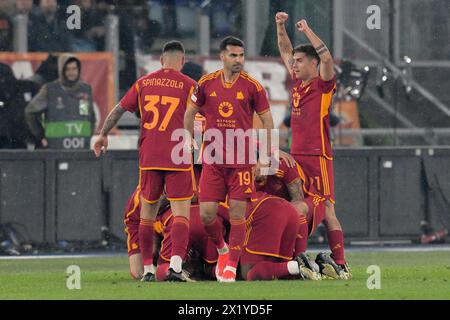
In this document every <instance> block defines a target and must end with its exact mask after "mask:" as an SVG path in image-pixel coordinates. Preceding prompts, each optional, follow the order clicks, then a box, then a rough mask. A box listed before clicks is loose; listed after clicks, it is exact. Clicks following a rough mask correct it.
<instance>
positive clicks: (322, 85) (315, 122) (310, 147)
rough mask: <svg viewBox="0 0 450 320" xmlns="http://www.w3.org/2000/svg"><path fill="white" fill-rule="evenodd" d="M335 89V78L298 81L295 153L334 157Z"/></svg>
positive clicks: (294, 92) (293, 120) (294, 91)
mask: <svg viewBox="0 0 450 320" xmlns="http://www.w3.org/2000/svg"><path fill="white" fill-rule="evenodd" d="M294 80H295V79H294ZM335 88H336V77H334V78H333V79H331V80H330V81H323V80H322V79H321V78H320V77H316V78H314V79H313V80H312V81H311V82H309V83H308V84H306V85H305V84H304V83H303V81H302V80H297V81H296V83H295V85H294V87H293V89H292V113H291V114H292V116H291V129H292V146H291V153H292V154H305V155H319V156H324V157H326V158H327V159H332V157H333V156H332V150H331V142H330V119H329V117H330V108H331V99H332V96H333V94H334V92H335Z"/></svg>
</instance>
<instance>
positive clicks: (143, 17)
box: [135, 7, 161, 54]
mask: <svg viewBox="0 0 450 320" xmlns="http://www.w3.org/2000/svg"><path fill="white" fill-rule="evenodd" d="M149 16H150V15H149V8H148V7H144V9H143V10H142V11H141V12H140V13H139V14H138V16H137V18H136V27H135V28H136V35H137V44H136V45H137V48H138V49H139V50H140V51H141V52H142V53H144V54H148V53H150V50H151V49H152V46H153V43H154V42H155V39H156V38H157V37H158V36H159V34H160V33H161V24H160V23H159V22H158V21H156V20H150V18H149Z"/></svg>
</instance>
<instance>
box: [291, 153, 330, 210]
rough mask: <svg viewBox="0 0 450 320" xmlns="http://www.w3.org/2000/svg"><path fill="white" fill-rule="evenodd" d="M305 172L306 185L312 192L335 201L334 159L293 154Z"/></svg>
mask: <svg viewBox="0 0 450 320" xmlns="http://www.w3.org/2000/svg"><path fill="white" fill-rule="evenodd" d="M292 156H293V157H294V159H295V160H296V161H297V162H298V163H299V165H300V167H301V168H302V170H303V173H304V174H305V187H306V190H308V191H309V192H310V193H312V194H317V195H319V196H321V197H323V198H325V199H326V200H330V201H331V202H332V203H334V202H335V198H334V174H333V160H328V159H327V158H325V157H322V156H307V155H298V154H297V155H292Z"/></svg>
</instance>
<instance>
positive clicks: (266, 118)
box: [258, 110, 274, 153]
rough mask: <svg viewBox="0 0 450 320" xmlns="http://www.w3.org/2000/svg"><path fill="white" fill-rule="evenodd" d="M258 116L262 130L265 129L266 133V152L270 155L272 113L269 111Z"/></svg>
mask: <svg viewBox="0 0 450 320" xmlns="http://www.w3.org/2000/svg"><path fill="white" fill-rule="evenodd" d="M258 116H259V119H260V120H261V123H262V127H263V129H265V130H266V132H267V149H266V150H268V151H269V153H271V146H272V143H271V140H272V129H273V126H274V125H273V117H272V113H271V112H270V111H269V110H267V111H266V112H264V113H261V114H259V115H258Z"/></svg>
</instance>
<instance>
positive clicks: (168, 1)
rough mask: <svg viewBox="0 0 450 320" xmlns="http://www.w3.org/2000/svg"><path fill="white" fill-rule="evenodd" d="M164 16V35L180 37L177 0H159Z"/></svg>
mask: <svg viewBox="0 0 450 320" xmlns="http://www.w3.org/2000/svg"><path fill="white" fill-rule="evenodd" d="M159 2H160V3H161V7H162V15H163V17H164V24H163V34H162V35H163V36H165V37H173V38H179V37H180V34H179V32H178V17H177V6H176V3H175V2H176V1H175V0H159Z"/></svg>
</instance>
